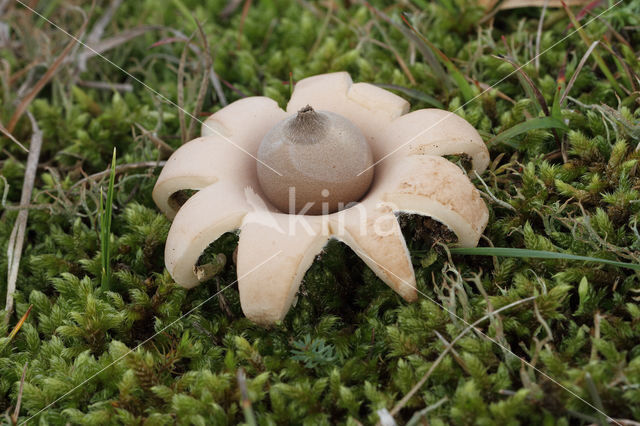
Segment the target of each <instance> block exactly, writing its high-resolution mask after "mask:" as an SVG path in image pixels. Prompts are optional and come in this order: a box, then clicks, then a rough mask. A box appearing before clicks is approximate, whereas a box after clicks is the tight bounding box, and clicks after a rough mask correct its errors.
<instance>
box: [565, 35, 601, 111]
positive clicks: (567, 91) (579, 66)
mask: <svg viewBox="0 0 640 426" xmlns="http://www.w3.org/2000/svg"><path fill="white" fill-rule="evenodd" d="M598 43H599V42H598V41H597V40H596V41H594V42H593V43H591V46H589V48H588V49H587V51H586V52H585V54H584V56H582V59H580V62H579V63H578V66H577V67H576V70H575V71H574V72H573V75H572V76H571V79H570V80H569V83H568V84H567V88H566V89H564V92H563V93H562V96H560V105H562V103H563V102H564V100H565V98H566V97H567V95H568V94H569V91H570V90H571V88H572V87H573V84H574V83H575V82H576V78H578V74H580V71H582V68H583V67H584V64H585V63H586V62H587V59H588V58H589V55H591V52H593V49H595V48H596V46H597V45H598Z"/></svg>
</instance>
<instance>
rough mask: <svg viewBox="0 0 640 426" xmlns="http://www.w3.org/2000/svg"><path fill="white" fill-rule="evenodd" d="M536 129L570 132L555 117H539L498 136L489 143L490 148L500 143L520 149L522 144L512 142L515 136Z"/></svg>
mask: <svg viewBox="0 0 640 426" xmlns="http://www.w3.org/2000/svg"><path fill="white" fill-rule="evenodd" d="M536 129H563V130H569V128H568V127H567V125H566V124H564V123H563V122H562V121H561V120H558V119H557V118H555V117H538V118H534V119H532V120H528V121H525V122H524V123H520V124H516V125H515V126H513V127H511V128H510V129H507V130H505V131H504V132H502V133H500V134H499V135H497V136H496V137H495V138H493V139H491V140H490V141H489V146H492V145H496V144H499V143H504V144H506V145H509V146H511V147H513V148H516V149H517V148H520V144H519V143H518V142H515V141H511V140H510V139H511V138H513V137H514V136H518V135H521V134H522V133H526V132H528V131H530V130H536Z"/></svg>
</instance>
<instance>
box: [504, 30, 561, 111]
mask: <svg viewBox="0 0 640 426" xmlns="http://www.w3.org/2000/svg"><path fill="white" fill-rule="evenodd" d="M502 40H503V42H504V44H505V46H506V44H507V42H506V40H505V39H504V37H503V38H502ZM493 57H494V58H497V59H500V60H502V61H505V62H508V63H509V64H511V65H512V66H513V67H514V68H515V70H516V71H518V74H517V75H518V80H520V84H521V85H522V87H523V88H524V90H525V91H526V92H527V94H528V95H529V97H530V98H531V100H533V101H535V102H536V103H537V104H538V105H539V106H540V108H542V112H544V115H549V107H548V106H547V101H545V100H544V96H542V93H541V92H540V89H538V88H537V87H536V85H535V84H534V83H533V80H531V77H529V75H528V74H527V73H526V72H525V71H524V69H523V68H522V67H521V66H520V65H518V64H517V63H516V62H515V61H514V60H513V59H511V58H508V57H506V56H503V55H493Z"/></svg>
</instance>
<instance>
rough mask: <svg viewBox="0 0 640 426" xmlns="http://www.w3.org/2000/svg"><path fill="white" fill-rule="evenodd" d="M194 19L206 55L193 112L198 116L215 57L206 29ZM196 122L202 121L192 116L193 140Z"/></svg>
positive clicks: (189, 130)
mask: <svg viewBox="0 0 640 426" xmlns="http://www.w3.org/2000/svg"><path fill="white" fill-rule="evenodd" d="M193 20H194V21H195V22H196V24H197V25H198V34H199V35H200V40H201V41H202V52H203V56H204V65H203V68H204V70H203V73H202V80H201V81H200V90H198V96H197V97H196V106H195V108H194V109H193V114H192V116H194V117H197V116H199V115H200V113H201V112H202V105H203V103H204V97H205V95H206V94H207V89H208V88H209V85H208V84H207V81H208V79H209V73H210V72H211V70H212V69H213V58H211V53H210V52H209V43H208V42H207V36H206V35H205V34H204V30H203V29H202V26H201V25H200V22H198V20H197V19H196V18H195V16H194V17H193ZM196 123H200V122H199V121H196V120H195V119H193V118H190V120H189V129H188V130H187V140H191V139H192V138H193V136H192V135H193V133H194V131H195V126H196Z"/></svg>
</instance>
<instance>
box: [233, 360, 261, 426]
mask: <svg viewBox="0 0 640 426" xmlns="http://www.w3.org/2000/svg"><path fill="white" fill-rule="evenodd" d="M236 379H237V380H238V387H239V388H240V396H241V399H240V405H241V406H242V411H243V413H244V420H245V421H246V422H247V424H248V425H249V426H257V425H258V422H256V416H255V414H254V413H253V408H252V407H251V399H250V398H249V390H248V389H247V377H246V375H245V373H244V370H243V369H242V368H239V369H238V371H237V373H236Z"/></svg>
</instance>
